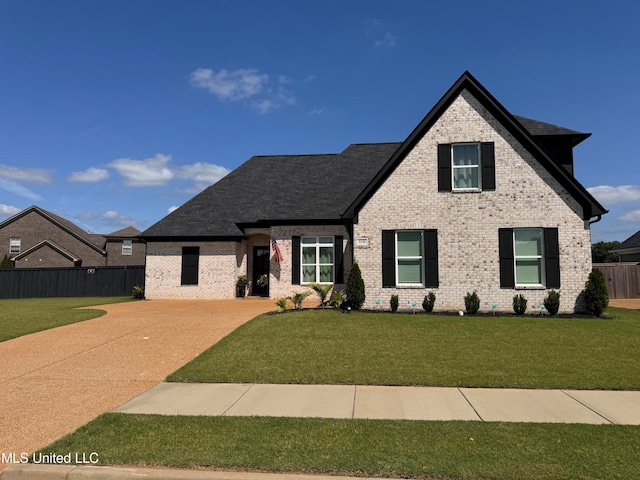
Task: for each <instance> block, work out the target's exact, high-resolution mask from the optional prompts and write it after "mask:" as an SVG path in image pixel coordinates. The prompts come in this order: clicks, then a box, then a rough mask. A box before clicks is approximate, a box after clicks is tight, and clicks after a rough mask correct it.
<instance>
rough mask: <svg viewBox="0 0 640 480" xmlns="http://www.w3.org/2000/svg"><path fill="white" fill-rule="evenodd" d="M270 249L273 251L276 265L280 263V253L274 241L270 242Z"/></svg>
mask: <svg viewBox="0 0 640 480" xmlns="http://www.w3.org/2000/svg"><path fill="white" fill-rule="evenodd" d="M271 249H272V250H273V259H274V260H275V261H276V263H280V262H281V261H282V253H280V247H278V244H277V243H276V241H275V240H271Z"/></svg>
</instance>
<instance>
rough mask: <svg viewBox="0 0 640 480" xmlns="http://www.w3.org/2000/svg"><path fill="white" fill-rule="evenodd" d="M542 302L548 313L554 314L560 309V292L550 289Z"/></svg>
mask: <svg viewBox="0 0 640 480" xmlns="http://www.w3.org/2000/svg"><path fill="white" fill-rule="evenodd" d="M542 303H543V305H544V308H545V309H546V310H547V312H549V315H555V314H556V313H558V310H560V292H556V291H555V290H551V291H550V292H549V294H548V295H547V296H546V298H545V299H544V301H543V302H542Z"/></svg>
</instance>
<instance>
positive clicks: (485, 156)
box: [480, 142, 496, 190]
mask: <svg viewBox="0 0 640 480" xmlns="http://www.w3.org/2000/svg"><path fill="white" fill-rule="evenodd" d="M480 148H481V151H480V162H481V163H482V190H495V189H496V160H495V154H494V148H493V142H484V143H483V144H482V145H481V147H480Z"/></svg>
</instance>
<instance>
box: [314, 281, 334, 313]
mask: <svg viewBox="0 0 640 480" xmlns="http://www.w3.org/2000/svg"><path fill="white" fill-rule="evenodd" d="M309 288H311V290H313V291H314V292H316V295H318V298H319V299H320V306H321V307H322V308H324V307H325V305H326V304H327V295H329V292H330V291H331V289H332V288H333V284H332V283H328V284H324V283H323V284H320V283H312V284H311V285H309Z"/></svg>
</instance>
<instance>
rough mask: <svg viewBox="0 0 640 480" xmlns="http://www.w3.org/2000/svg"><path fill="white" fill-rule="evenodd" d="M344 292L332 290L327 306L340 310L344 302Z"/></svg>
mask: <svg viewBox="0 0 640 480" xmlns="http://www.w3.org/2000/svg"><path fill="white" fill-rule="evenodd" d="M343 295H344V290H338V291H336V290H334V291H333V294H332V295H331V300H329V306H331V307H335V308H342V304H343V302H344V297H343Z"/></svg>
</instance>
